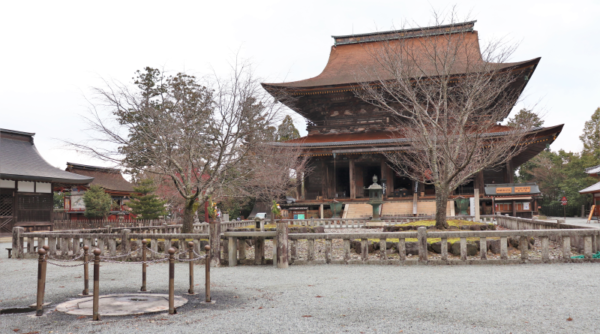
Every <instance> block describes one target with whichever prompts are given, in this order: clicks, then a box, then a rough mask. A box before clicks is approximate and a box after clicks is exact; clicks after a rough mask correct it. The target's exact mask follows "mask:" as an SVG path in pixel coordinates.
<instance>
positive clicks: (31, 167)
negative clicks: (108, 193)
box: [0, 129, 94, 184]
mask: <svg viewBox="0 0 600 334" xmlns="http://www.w3.org/2000/svg"><path fill="white" fill-rule="evenodd" d="M34 135H35V133H29V132H20V131H14V130H5V129H0V178H1V179H8V180H17V181H39V182H52V183H65V184H87V183H90V182H92V181H93V180H94V178H93V177H88V176H82V175H77V174H73V173H69V172H65V171H63V170H60V169H58V168H56V167H53V166H52V165H50V164H49V163H48V162H47V161H46V160H44V158H43V157H42V156H41V155H40V153H39V152H38V150H37V149H36V147H35V145H34V143H33V136H34Z"/></svg>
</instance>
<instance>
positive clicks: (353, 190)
mask: <svg viewBox="0 0 600 334" xmlns="http://www.w3.org/2000/svg"><path fill="white" fill-rule="evenodd" d="M348 171H349V174H350V199H355V198H356V180H355V178H356V176H355V175H354V174H355V170H354V159H350V160H348Z"/></svg>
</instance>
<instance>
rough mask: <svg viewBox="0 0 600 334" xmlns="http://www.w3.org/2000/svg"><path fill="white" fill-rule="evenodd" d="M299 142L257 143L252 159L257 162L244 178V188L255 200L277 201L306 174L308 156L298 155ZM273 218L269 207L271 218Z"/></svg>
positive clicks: (288, 192) (308, 168)
mask: <svg viewBox="0 0 600 334" xmlns="http://www.w3.org/2000/svg"><path fill="white" fill-rule="evenodd" d="M302 151H303V149H302V147H301V146H300V145H281V144H280V143H268V144H265V145H262V146H260V147H257V148H256V149H255V151H254V153H255V154H254V156H253V158H252V163H256V164H257V165H259V166H261V168H260V169H257V170H255V171H254V173H253V174H252V175H251V177H250V179H248V180H247V182H246V184H247V189H246V191H247V192H248V193H249V194H251V196H253V197H256V199H257V200H258V201H263V202H266V203H268V204H269V205H272V204H275V203H279V202H281V199H282V197H283V196H285V195H288V194H290V193H292V192H293V191H294V190H295V189H296V188H297V186H298V184H300V183H301V182H302V179H303V178H305V177H306V176H308V174H310V172H311V171H312V168H311V167H310V166H309V164H308V160H309V158H308V156H302ZM274 218H275V215H274V212H273V210H271V221H273V220H274Z"/></svg>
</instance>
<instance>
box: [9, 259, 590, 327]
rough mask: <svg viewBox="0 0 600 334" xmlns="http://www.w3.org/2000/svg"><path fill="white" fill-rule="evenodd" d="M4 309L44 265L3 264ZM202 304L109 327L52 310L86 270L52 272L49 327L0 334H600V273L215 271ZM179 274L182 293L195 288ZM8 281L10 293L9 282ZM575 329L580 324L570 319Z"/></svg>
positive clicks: (26, 291) (110, 281) (23, 297)
mask: <svg viewBox="0 0 600 334" xmlns="http://www.w3.org/2000/svg"><path fill="white" fill-rule="evenodd" d="M140 267H141V266H140V265H133V264H111V263H106V264H103V265H102V266H101V275H100V277H101V284H100V289H101V290H100V291H101V293H102V294H111V293H131V292H135V291H137V290H138V289H139V287H140V283H141V282H140V279H141V268H140ZM0 268H2V270H0V282H2V288H0V307H1V308H7V307H19V306H25V305H28V304H31V303H33V302H34V301H35V289H36V261H35V260H14V259H11V260H7V259H5V258H3V259H0ZM196 268H197V271H196V284H198V286H196V291H197V292H199V293H200V295H199V296H196V297H189V296H185V297H186V298H187V299H189V302H188V303H187V304H186V305H184V306H183V307H181V308H180V309H179V310H178V314H177V315H174V316H169V315H167V314H164V313H163V314H158V315H144V316H128V317H104V318H103V319H102V321H101V322H98V323H95V322H91V321H90V317H84V316H71V315H66V314H63V313H59V312H56V311H53V310H54V308H55V307H56V305H57V304H58V303H60V302H64V301H66V300H69V299H71V298H76V295H77V294H78V293H80V292H81V289H82V288H83V283H82V279H81V276H82V270H81V267H77V268H57V267H53V266H50V267H49V270H48V283H47V291H46V296H47V300H48V301H52V306H51V307H49V308H48V309H47V312H46V315H45V316H43V317H35V316H33V315H32V313H29V314H11V315H0V333H14V332H13V331H14V330H16V329H18V330H19V331H18V332H17V333H35V332H39V333H50V332H52V333H53V334H54V333H132V332H135V333H163V332H168V333H205V332H206V333H213V332H214V333H278V334H280V333H346V332H348V333H361V332H362V333H424V332H427V333H434V332H438V333H524V332H527V333H589V332H595V331H597V330H598V327H597V324H598V320H597V318H598V317H597V313H598V312H597V305H598V303H597V299H598V295H599V293H600V281H599V280H598V277H599V275H600V265H599V264H594V263H588V264H549V265H544V264H538V265H506V266H485V265H484V266H406V267H403V266H377V265H369V266H361V265H351V266H345V265H320V266H296V267H290V268H288V269H276V268H273V267H272V266H240V267H234V268H228V267H223V268H213V270H212V283H213V284H212V295H213V299H214V300H216V303H215V304H206V303H203V302H202V299H203V295H202V293H203V288H202V285H203V279H204V274H203V271H202V270H201V269H202V267H200V266H196ZM167 269H168V267H167V266H166V265H164V264H157V265H152V266H150V267H149V269H148V288H149V289H151V290H152V292H153V293H166V292H167V279H168V270H167ZM187 272H188V270H187V264H177V265H176V274H175V280H176V294H178V295H182V294H183V293H184V292H186V290H187V288H188V281H187V279H188V277H187ZM7 282H12V283H8V285H7ZM569 319H571V320H569Z"/></svg>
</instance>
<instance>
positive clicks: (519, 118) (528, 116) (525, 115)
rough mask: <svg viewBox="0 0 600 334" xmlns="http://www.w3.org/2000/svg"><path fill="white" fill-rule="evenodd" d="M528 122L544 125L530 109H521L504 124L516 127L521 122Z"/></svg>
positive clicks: (534, 124)
mask: <svg viewBox="0 0 600 334" xmlns="http://www.w3.org/2000/svg"><path fill="white" fill-rule="evenodd" d="M529 123H532V125H533V126H542V125H544V120H543V119H541V118H540V116H538V115H537V114H536V113H534V112H532V111H531V110H527V109H521V110H520V111H519V112H518V113H517V114H516V115H515V116H514V117H512V118H509V119H508V121H507V122H506V125H508V126H511V127H518V126H519V125H521V124H529Z"/></svg>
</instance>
